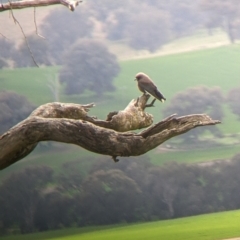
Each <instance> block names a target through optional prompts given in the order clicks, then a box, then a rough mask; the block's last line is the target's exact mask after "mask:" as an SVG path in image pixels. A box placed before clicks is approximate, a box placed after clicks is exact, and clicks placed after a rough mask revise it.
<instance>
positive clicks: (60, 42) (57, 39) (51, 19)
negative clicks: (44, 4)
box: [41, 5, 93, 64]
mask: <svg viewBox="0 0 240 240" xmlns="http://www.w3.org/2000/svg"><path fill="white" fill-rule="evenodd" d="M89 15H90V12H89V10H87V9H86V8H85V7H84V6H82V5H81V6H80V7H79V8H76V10H75V11H74V14H73V13H72V12H71V11H66V9H59V10H54V11H52V12H51V13H50V14H49V15H48V16H47V17H46V18H45V19H44V21H43V22H42V25H41V30H42V35H43V36H44V37H45V38H46V42H47V44H48V47H49V54H50V56H51V57H52V58H53V59H54V62H55V63H56V64H63V63H64V62H63V61H62V59H63V54H64V52H65V51H68V49H69V48H71V46H72V45H73V44H74V43H75V42H76V41H77V40H78V39H80V38H84V37H90V36H91V32H92V30H93V23H92V22H91V19H90V17H89Z"/></svg>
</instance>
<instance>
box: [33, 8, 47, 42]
mask: <svg viewBox="0 0 240 240" xmlns="http://www.w3.org/2000/svg"><path fill="white" fill-rule="evenodd" d="M33 13H34V24H35V29H36V34H37V36H39V37H41V38H44V39H45V37H44V36H42V35H40V34H39V33H38V27H37V21H36V7H34V12H33Z"/></svg>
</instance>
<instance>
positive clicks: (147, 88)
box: [135, 72, 166, 102]
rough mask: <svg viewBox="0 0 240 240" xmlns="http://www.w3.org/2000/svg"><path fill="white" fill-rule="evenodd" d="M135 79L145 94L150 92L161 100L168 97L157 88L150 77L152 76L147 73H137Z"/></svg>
mask: <svg viewBox="0 0 240 240" xmlns="http://www.w3.org/2000/svg"><path fill="white" fill-rule="evenodd" d="M135 80H137V81H138V88H139V90H140V91H141V92H143V93H144V94H146V92H148V93H149V94H151V95H152V96H153V97H155V98H156V99H158V100H159V101H161V102H164V101H165V100H166V98H165V97H164V96H163V95H162V93H161V92H160V91H159V90H158V89H157V87H156V85H155V84H154V83H153V81H152V80H151V79H150V77H149V76H148V75H147V74H145V73H142V72H140V73H138V74H137V75H136V78H135Z"/></svg>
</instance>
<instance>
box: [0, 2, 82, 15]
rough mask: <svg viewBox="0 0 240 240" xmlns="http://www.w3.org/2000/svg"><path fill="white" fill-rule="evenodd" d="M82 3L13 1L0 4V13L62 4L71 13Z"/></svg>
mask: <svg viewBox="0 0 240 240" xmlns="http://www.w3.org/2000/svg"><path fill="white" fill-rule="evenodd" d="M80 2H82V1H81V0H76V1H71V0H25V1H15V2H12V1H11V2H8V3H3V4H1V3H0V12H3V11H8V10H14V9H23V8H30V7H43V6H49V5H55V4H62V5H64V6H66V7H68V8H69V9H70V10H71V11H74V10H75V8H76V7H77V6H78V4H79V3H80Z"/></svg>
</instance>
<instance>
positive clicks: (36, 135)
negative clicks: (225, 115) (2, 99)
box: [0, 95, 220, 169]
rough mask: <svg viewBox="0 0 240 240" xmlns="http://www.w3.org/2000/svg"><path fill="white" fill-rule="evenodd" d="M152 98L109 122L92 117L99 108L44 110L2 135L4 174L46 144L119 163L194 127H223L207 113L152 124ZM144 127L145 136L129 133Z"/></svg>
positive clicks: (48, 106)
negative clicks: (66, 145)
mask: <svg viewBox="0 0 240 240" xmlns="http://www.w3.org/2000/svg"><path fill="white" fill-rule="evenodd" d="M148 98H149V96H147V95H143V96H141V97H140V98H139V99H138V100H137V101H136V100H132V101H131V102H130V103H129V105H128V106H127V107H126V108H125V109H124V110H123V111H118V112H113V113H110V114H109V116H108V118H107V120H106V121H103V120H98V119H96V118H94V117H90V116H88V114H87V113H88V111H89V110H90V108H92V107H93V106H94V104H87V105H79V104H72V103H68V104H64V103H49V104H45V105H42V106H40V107H39V108H37V109H36V110H35V111H33V112H32V114H31V115H30V116H29V117H28V118H27V119H25V120H24V121H22V122H20V123H19V124H17V125H16V126H14V127H13V128H11V129H10V130H8V131H7V132H6V133H4V134H3V135H2V136H0V169H4V168H6V167H8V166H9V165H11V164H13V163H15V162H17V161H19V160H20V159H22V158H24V157H25V156H27V155H28V154H29V153H30V152H31V151H32V150H33V149H34V148H35V147H36V145H37V144H38V142H41V141H57V142H63V143H71V144H75V145H78V146H81V147H83V148H85V149H87V150H89V151H91V152H95V153H99V154H104V155H109V156H112V158H113V159H114V160H115V161H117V156H122V157H124V156H139V155H142V154H144V153H146V152H148V151H150V150H152V149H154V148H156V147H157V146H159V145H160V144H161V143H163V142H165V141H166V140H168V139H170V138H172V137H174V136H177V135H180V134H183V133H185V132H187V131H189V130H191V129H193V128H195V127H199V126H206V125H215V124H218V123H220V121H218V120H212V119H211V118H210V117H209V116H207V115H206V114H194V115H188V116H183V117H176V116H175V115H172V116H170V117H168V118H166V119H164V120H162V121H161V122H159V123H157V124H155V125H152V123H153V116H152V115H150V114H148V113H146V112H144V109H145V106H146V104H147V100H148ZM151 125H152V126H151ZM145 127H148V128H147V129H146V130H144V131H142V132H140V133H134V132H128V131H130V130H134V129H140V128H145Z"/></svg>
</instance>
